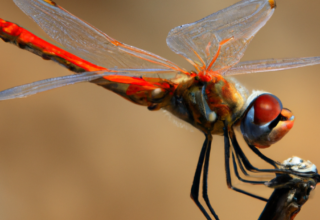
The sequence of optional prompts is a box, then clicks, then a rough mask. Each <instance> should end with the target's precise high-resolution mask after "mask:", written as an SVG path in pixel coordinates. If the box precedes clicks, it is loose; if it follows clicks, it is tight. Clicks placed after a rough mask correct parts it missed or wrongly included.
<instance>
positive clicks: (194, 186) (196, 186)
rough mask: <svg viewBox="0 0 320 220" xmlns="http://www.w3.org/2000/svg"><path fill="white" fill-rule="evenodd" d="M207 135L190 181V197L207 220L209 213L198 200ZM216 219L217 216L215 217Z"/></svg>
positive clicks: (209, 219)
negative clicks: (191, 181)
mask: <svg viewBox="0 0 320 220" xmlns="http://www.w3.org/2000/svg"><path fill="white" fill-rule="evenodd" d="M208 142H209V140H208V136H207V135H206V139H205V141H204V143H203V146H202V149H201V152H200V156H199V160H198V164H197V168H196V172H195V174H194V178H193V183H192V187H191V194H190V196H191V199H192V200H193V201H194V202H195V203H196V205H197V206H198V208H199V209H200V211H201V212H202V213H203V214H204V216H205V217H206V218H207V220H211V218H210V216H209V214H208V213H207V212H206V210H205V209H204V208H203V206H202V205H201V203H200V202H199V184H200V176H201V170H202V166H203V162H204V158H205V155H206V151H207V147H208ZM216 219H217V220H218V218H216Z"/></svg>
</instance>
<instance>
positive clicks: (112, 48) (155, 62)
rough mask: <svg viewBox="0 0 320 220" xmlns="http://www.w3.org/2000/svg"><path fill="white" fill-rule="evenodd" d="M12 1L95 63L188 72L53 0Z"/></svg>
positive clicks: (73, 50)
mask: <svg viewBox="0 0 320 220" xmlns="http://www.w3.org/2000/svg"><path fill="white" fill-rule="evenodd" d="M13 1H14V2H15V3H16V5H17V6H18V7H19V8H20V9H21V10H22V11H23V12H24V13H25V14H27V15H28V16H30V17H31V18H32V19H33V20H34V21H35V22H36V23H37V24H38V25H39V26H40V27H41V28H42V29H43V30H44V31H45V32H46V33H47V34H48V35H49V36H50V37H51V38H52V39H53V40H54V41H55V42H57V43H58V44H59V45H61V46H62V47H63V49H65V50H67V51H68V52H70V53H72V54H75V55H77V56H79V57H81V58H82V59H84V60H87V61H89V62H92V63H94V64H96V65H99V66H103V67H105V68H117V69H122V68H130V69H144V68H151V69H164V68H165V69H170V70H174V71H181V72H186V71H184V70H182V69H180V68H179V67H178V66H177V65H176V64H174V63H172V62H170V61H168V60H166V59H164V58H162V57H160V56H157V55H155V54H152V53H149V52H147V51H144V50H141V49H138V48H135V47H132V46H129V45H126V44H123V43H121V42H118V41H116V40H114V39H112V38H111V37H109V36H108V35H106V34H104V33H103V32H101V31H100V30H98V29H96V28H94V27H93V26H91V25H90V24H88V23H86V22H84V21H82V20H81V19H79V18H77V17H76V16H74V15H72V14H71V13H69V12H68V11H66V10H64V9H63V8H62V7H60V6H58V5H57V4H56V3H54V2H52V1H51V0H13Z"/></svg>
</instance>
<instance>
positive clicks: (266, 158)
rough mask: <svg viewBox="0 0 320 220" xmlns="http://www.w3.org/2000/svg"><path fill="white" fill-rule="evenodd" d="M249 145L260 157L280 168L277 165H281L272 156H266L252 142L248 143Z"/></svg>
mask: <svg viewBox="0 0 320 220" xmlns="http://www.w3.org/2000/svg"><path fill="white" fill-rule="evenodd" d="M248 146H249V148H250V149H251V150H252V151H253V152H254V153H255V154H256V155H257V156H258V157H260V158H261V159H262V160H264V161H265V162H267V163H269V164H271V165H272V166H273V167H274V168H276V169H277V168H278V166H277V165H280V164H279V163H277V162H276V161H274V160H272V159H271V158H269V157H267V156H265V155H264V154H263V153H261V152H260V151H259V150H258V149H257V148H256V147H255V146H253V145H251V144H248Z"/></svg>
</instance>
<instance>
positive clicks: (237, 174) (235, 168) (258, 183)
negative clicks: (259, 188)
mask: <svg viewBox="0 0 320 220" xmlns="http://www.w3.org/2000/svg"><path fill="white" fill-rule="evenodd" d="M232 163H233V169H234V173H235V175H236V177H237V178H238V180H240V181H241V182H244V183H251V184H255V185H264V184H265V181H251V180H246V179H243V178H241V176H240V175H239V172H238V166H237V162H236V160H235V156H234V153H233V152H232ZM239 166H242V165H241V164H239Z"/></svg>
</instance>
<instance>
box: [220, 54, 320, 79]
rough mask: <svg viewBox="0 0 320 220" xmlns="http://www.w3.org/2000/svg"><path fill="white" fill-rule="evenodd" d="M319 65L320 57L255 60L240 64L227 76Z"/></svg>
mask: <svg viewBox="0 0 320 220" xmlns="http://www.w3.org/2000/svg"><path fill="white" fill-rule="evenodd" d="M317 64H320V57H299V58H286V59H268V60H254V61H246V62H241V63H238V64H237V65H236V66H234V67H232V68H231V69H230V70H229V71H228V72H227V73H225V75H226V76H232V75H240V74H249V73H259V72H270V71H279V70H287V69H293V68H298V67H304V66H312V65H317Z"/></svg>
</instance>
